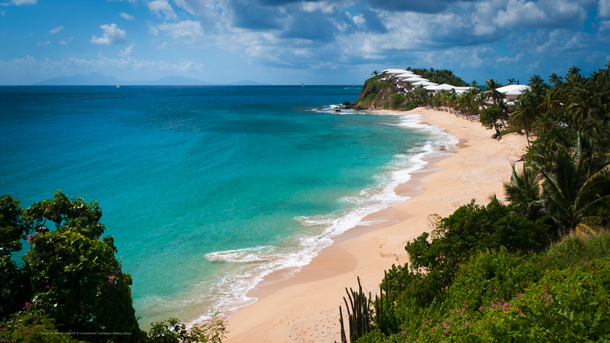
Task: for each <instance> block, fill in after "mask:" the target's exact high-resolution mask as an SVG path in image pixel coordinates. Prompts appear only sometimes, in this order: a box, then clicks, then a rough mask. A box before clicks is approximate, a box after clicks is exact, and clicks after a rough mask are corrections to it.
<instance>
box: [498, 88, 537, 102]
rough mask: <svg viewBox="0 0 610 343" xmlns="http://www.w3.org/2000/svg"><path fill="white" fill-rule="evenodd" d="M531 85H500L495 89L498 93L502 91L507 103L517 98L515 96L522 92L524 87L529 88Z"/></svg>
mask: <svg viewBox="0 0 610 343" xmlns="http://www.w3.org/2000/svg"><path fill="white" fill-rule="evenodd" d="M531 88H532V87H530V86H527V85H508V86H504V87H500V88H498V89H496V91H498V92H499V93H502V95H503V96H504V101H505V102H506V103H507V104H509V103H510V102H513V101H515V100H517V97H518V96H519V95H521V94H522V93H523V91H524V90H526V89H531Z"/></svg>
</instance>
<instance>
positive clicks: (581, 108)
mask: <svg viewBox="0 0 610 343" xmlns="http://www.w3.org/2000/svg"><path fill="white" fill-rule="evenodd" d="M569 99H570V104H569V105H568V111H569V112H570V113H571V114H572V119H573V121H574V122H575V123H576V124H578V125H581V126H582V125H584V124H585V122H586V120H587V119H588V118H589V117H590V116H592V115H594V113H595V112H596V111H598V110H602V108H603V107H604V105H603V104H602V101H601V98H600V97H599V94H597V93H596V92H594V91H592V90H589V89H588V88H587V87H574V88H573V89H572V91H571V92H570V94H569Z"/></svg>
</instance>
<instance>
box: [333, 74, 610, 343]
mask: <svg viewBox="0 0 610 343" xmlns="http://www.w3.org/2000/svg"><path fill="white" fill-rule="evenodd" d="M549 82H550V83H552V84H553V85H552V86H550V85H548V84H546V83H544V81H543V80H542V78H540V76H538V75H534V76H533V77H532V78H530V86H531V87H532V89H531V90H530V91H526V92H524V94H523V95H522V96H520V97H519V98H518V99H517V100H516V101H515V106H514V107H512V108H511V106H507V105H506V104H505V103H504V101H503V99H502V98H501V97H499V96H498V94H495V92H494V89H497V88H498V87H500V86H501V85H499V84H498V83H497V82H496V81H494V80H488V81H487V82H486V86H487V88H488V90H489V91H488V92H486V93H484V92H483V90H481V89H473V90H471V91H469V92H465V93H463V94H462V95H460V96H457V95H456V94H455V93H453V94H452V93H450V92H445V93H443V92H441V93H440V94H438V95H436V96H434V97H430V98H428V103H427V105H428V106H435V107H439V108H440V107H443V106H445V109H446V110H450V111H456V112H460V111H461V113H468V114H467V116H468V117H469V118H471V119H474V118H476V116H477V114H480V120H481V123H482V124H483V125H484V126H486V127H488V128H490V129H495V131H496V134H495V135H494V136H500V135H501V134H504V133H505V132H507V131H513V132H514V131H525V134H526V135H528V141H529V140H530V138H533V140H532V142H531V145H530V146H529V148H528V153H527V154H526V155H525V159H526V160H525V163H524V166H523V167H522V168H519V169H520V170H517V169H516V168H514V167H513V173H512V176H511V180H510V182H508V183H506V184H505V185H504V192H505V194H506V199H507V203H501V202H499V201H498V200H497V199H495V197H494V198H493V199H491V201H490V202H489V204H487V205H486V206H478V205H475V203H474V201H473V202H471V203H470V204H467V205H464V206H462V207H460V208H459V209H457V210H456V211H455V212H454V213H453V214H452V215H450V216H448V217H446V218H441V217H439V216H436V215H432V216H431V217H430V218H431V219H430V222H431V224H432V227H433V230H432V231H431V233H423V234H422V235H421V236H419V237H417V238H416V239H415V240H414V241H412V242H410V243H408V244H407V246H406V247H405V249H406V251H407V253H408V254H409V259H410V263H409V264H405V265H398V266H396V265H394V266H392V268H391V269H390V270H388V271H387V272H386V276H385V278H384V279H383V280H382V282H381V283H380V287H381V289H380V295H381V297H382V298H383V299H385V301H384V306H383V307H380V306H375V310H374V312H373V313H371V323H370V324H371V326H370V330H369V331H368V332H367V333H366V334H365V335H363V336H362V337H360V338H359V339H358V340H357V342H360V343H363V342H558V341H566V342H598V341H599V342H607V341H610V274H609V272H610V233H609V232H608V231H607V230H608V227H609V226H610V222H609V220H610V108H609V107H608V103H610V70H609V68H606V69H603V70H599V71H597V72H595V73H593V74H592V75H591V76H590V77H583V76H581V75H580V74H579V70H578V68H576V67H573V68H570V70H569V72H568V74H567V75H566V76H565V81H563V80H562V78H561V77H558V76H557V75H556V74H552V75H551V76H550V77H549ZM487 101H488V102H487ZM369 298H370V297H369ZM370 301H371V303H372V304H377V301H373V300H370ZM351 341H352V342H354V341H355V340H351ZM344 342H347V339H345V340H344Z"/></svg>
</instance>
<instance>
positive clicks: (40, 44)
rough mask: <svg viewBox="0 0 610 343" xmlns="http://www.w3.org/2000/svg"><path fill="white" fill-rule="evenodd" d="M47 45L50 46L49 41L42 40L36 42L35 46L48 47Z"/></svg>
mask: <svg viewBox="0 0 610 343" xmlns="http://www.w3.org/2000/svg"><path fill="white" fill-rule="evenodd" d="M49 44H51V42H50V41H48V40H42V41H40V42H38V43H37V44H36V45H38V46H45V45H49Z"/></svg>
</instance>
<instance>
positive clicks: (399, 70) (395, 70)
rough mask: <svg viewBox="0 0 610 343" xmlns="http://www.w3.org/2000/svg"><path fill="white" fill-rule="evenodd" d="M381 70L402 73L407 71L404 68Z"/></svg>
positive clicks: (389, 72)
mask: <svg viewBox="0 0 610 343" xmlns="http://www.w3.org/2000/svg"><path fill="white" fill-rule="evenodd" d="M383 72H385V73H387V74H404V73H407V71H406V70H404V69H386V70H384V71H383Z"/></svg>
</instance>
